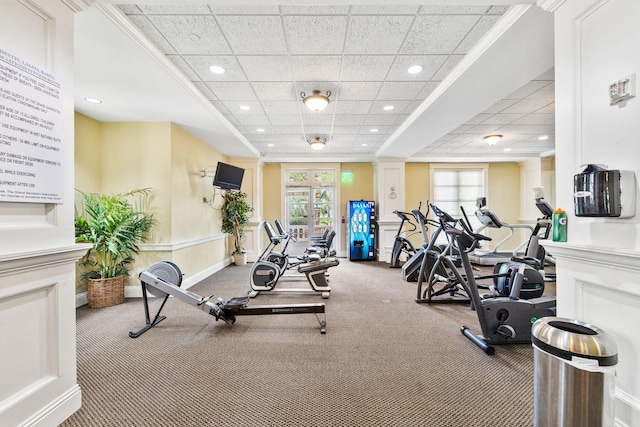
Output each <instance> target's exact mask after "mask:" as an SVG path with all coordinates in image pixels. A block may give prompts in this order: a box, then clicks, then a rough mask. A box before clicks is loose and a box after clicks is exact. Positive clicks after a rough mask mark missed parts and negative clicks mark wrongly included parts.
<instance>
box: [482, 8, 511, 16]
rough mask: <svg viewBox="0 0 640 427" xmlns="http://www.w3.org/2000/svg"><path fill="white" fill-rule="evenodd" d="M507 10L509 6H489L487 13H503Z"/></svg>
mask: <svg viewBox="0 0 640 427" xmlns="http://www.w3.org/2000/svg"><path fill="white" fill-rule="evenodd" d="M507 10H509V6H491V8H490V9H489V11H488V12H487V14H490V15H494V14H495V15H503V14H505V13H506V12H507Z"/></svg>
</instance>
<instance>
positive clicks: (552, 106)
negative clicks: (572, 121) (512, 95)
mask: <svg viewBox="0 0 640 427" xmlns="http://www.w3.org/2000/svg"><path fill="white" fill-rule="evenodd" d="M555 112H556V104H555V102H552V103H551V104H549V105H547V106H545V107H542V108H540V109H539V110H536V113H537V114H555Z"/></svg>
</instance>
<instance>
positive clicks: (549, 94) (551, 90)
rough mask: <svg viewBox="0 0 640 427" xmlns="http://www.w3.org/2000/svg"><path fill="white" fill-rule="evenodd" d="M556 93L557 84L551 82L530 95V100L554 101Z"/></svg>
mask: <svg viewBox="0 0 640 427" xmlns="http://www.w3.org/2000/svg"><path fill="white" fill-rule="evenodd" d="M555 91H556V87H555V84H554V83H553V82H550V83H549V84H548V85H546V86H544V87H543V88H541V89H540V90H538V91H536V92H534V93H532V94H531V95H529V98H532V99H549V100H554V99H555V97H556V92H555Z"/></svg>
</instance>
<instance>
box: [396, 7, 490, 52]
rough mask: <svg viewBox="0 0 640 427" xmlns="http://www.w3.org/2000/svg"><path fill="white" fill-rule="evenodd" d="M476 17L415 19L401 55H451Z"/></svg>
mask: <svg viewBox="0 0 640 427" xmlns="http://www.w3.org/2000/svg"><path fill="white" fill-rule="evenodd" d="M478 18H479V16H478V15H447V16H443V15H422V16H419V17H418V18H416V21H415V23H414V24H413V27H412V28H411V31H409V34H408V36H407V39H406V41H405V43H404V45H403V46H402V50H401V51H400V53H402V54H438V53H443V54H447V53H451V52H453V51H454V49H455V48H456V47H457V46H458V45H459V44H460V42H461V41H462V40H463V39H464V37H465V36H466V35H467V33H469V31H470V30H471V29H472V28H473V26H474V25H475V24H476V22H477V21H478Z"/></svg>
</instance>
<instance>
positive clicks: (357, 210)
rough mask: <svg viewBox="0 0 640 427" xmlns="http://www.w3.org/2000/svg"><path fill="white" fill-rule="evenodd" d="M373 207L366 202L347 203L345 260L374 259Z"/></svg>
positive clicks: (374, 218) (374, 229) (374, 225)
mask: <svg viewBox="0 0 640 427" xmlns="http://www.w3.org/2000/svg"><path fill="white" fill-rule="evenodd" d="M375 206H376V205H375V202H373V201H367V200H350V201H349V202H347V221H346V222H347V224H346V225H347V259H349V260H351V261H359V260H366V261H374V260H375V259H376V234H377V224H376V209H375Z"/></svg>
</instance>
